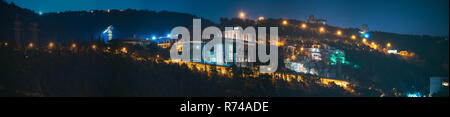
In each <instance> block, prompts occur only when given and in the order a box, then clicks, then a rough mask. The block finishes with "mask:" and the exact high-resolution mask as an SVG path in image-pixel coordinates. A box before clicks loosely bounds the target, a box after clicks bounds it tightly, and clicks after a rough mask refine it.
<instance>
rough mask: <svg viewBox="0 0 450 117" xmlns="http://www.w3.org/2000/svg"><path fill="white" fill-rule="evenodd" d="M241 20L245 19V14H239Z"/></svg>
mask: <svg viewBox="0 0 450 117" xmlns="http://www.w3.org/2000/svg"><path fill="white" fill-rule="evenodd" d="M239 18H241V19H245V12H242V11H241V12H239Z"/></svg>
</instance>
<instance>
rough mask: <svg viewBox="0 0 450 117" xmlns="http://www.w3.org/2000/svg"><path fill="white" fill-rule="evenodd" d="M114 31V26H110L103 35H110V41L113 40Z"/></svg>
mask: <svg viewBox="0 0 450 117" xmlns="http://www.w3.org/2000/svg"><path fill="white" fill-rule="evenodd" d="M112 30H113V26H112V25H110V26H108V28H106V30H105V31H103V34H108V41H111V40H112V36H113V34H112Z"/></svg>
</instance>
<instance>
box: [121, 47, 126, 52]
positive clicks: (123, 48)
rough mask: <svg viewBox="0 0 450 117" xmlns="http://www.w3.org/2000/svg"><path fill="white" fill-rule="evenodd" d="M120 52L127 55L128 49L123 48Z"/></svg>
mask: <svg viewBox="0 0 450 117" xmlns="http://www.w3.org/2000/svg"><path fill="white" fill-rule="evenodd" d="M120 51H122V52H123V53H127V52H128V51H127V48H126V47H122V49H120Z"/></svg>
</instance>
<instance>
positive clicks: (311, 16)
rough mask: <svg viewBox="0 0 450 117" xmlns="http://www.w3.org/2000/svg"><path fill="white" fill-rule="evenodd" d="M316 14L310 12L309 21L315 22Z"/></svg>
mask: <svg viewBox="0 0 450 117" xmlns="http://www.w3.org/2000/svg"><path fill="white" fill-rule="evenodd" d="M314 20H315V19H314V15H312V14H310V15H309V16H308V23H313V22H314Z"/></svg>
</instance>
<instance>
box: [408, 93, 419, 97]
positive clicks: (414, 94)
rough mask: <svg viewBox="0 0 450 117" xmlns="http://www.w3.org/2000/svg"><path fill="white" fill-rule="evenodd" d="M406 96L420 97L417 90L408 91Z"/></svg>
mask: <svg viewBox="0 0 450 117" xmlns="http://www.w3.org/2000/svg"><path fill="white" fill-rule="evenodd" d="M406 96H407V97H422V95H421V94H420V93H419V92H415V93H408V94H407V95H406Z"/></svg>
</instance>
